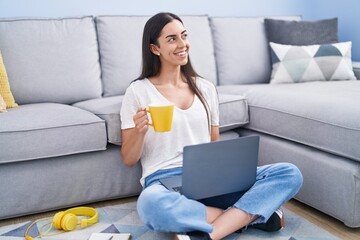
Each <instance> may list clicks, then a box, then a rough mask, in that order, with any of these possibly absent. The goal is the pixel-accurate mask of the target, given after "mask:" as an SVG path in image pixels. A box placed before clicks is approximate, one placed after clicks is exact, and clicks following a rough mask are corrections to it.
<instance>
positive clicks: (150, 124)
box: [146, 109, 154, 127]
mask: <svg viewBox="0 0 360 240" xmlns="http://www.w3.org/2000/svg"><path fill="white" fill-rule="evenodd" d="M146 111H147V112H148V113H150V111H149V109H146ZM150 115H151V113H150ZM148 125H149V126H152V127H153V126H154V124H152V123H149V124H148Z"/></svg>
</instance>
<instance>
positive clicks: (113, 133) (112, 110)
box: [73, 95, 124, 145]
mask: <svg viewBox="0 0 360 240" xmlns="http://www.w3.org/2000/svg"><path fill="white" fill-rule="evenodd" d="M123 97H124V96H123V95H120V96H113V97H104V98H98V99H92V100H88V101H83V102H78V103H75V104H74V105H73V106H75V107H78V108H81V109H84V110H86V111H89V112H91V113H93V114H95V115H96V116H98V117H99V118H101V119H103V120H104V121H105V123H106V132H107V141H108V142H109V143H112V144H116V145H121V122H120V108H121V103H122V99H123Z"/></svg>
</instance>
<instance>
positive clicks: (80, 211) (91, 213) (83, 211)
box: [65, 207, 99, 228]
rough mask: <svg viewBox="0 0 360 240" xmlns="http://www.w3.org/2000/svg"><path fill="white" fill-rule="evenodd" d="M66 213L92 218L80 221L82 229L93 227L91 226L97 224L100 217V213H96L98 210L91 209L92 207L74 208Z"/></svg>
mask: <svg viewBox="0 0 360 240" xmlns="http://www.w3.org/2000/svg"><path fill="white" fill-rule="evenodd" d="M66 213H72V214H75V215H76V216H78V215H81V216H87V217H90V218H84V219H81V220H80V227H81V228H84V227H87V226H88V225H91V224H95V223H97V222H98V219H99V215H98V212H97V211H96V209H94V208H90V207H74V208H70V209H68V210H66V211H65V214H66Z"/></svg>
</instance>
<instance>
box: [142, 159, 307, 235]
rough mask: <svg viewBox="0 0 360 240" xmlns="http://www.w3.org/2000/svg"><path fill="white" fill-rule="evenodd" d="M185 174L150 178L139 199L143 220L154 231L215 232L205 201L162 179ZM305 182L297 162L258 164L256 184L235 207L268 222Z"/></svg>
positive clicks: (162, 173) (165, 172) (160, 173)
mask: <svg viewBox="0 0 360 240" xmlns="http://www.w3.org/2000/svg"><path fill="white" fill-rule="evenodd" d="M181 174H182V169H181V168H173V169H167V170H160V171H157V172H155V173H153V174H152V175H150V176H148V177H147V178H146V180H145V186H144V189H143V191H142V192H141V194H140V196H139V198H138V202H137V211H138V213H139V216H140V218H141V220H142V221H143V222H144V224H145V225H146V226H147V227H149V228H150V229H152V230H154V231H162V232H190V231H195V230H198V231H203V232H208V233H211V232H212V229H213V228H212V225H211V224H209V223H207V221H206V206H205V205H204V204H202V203H200V202H198V201H195V200H191V199H188V198H186V197H185V196H183V195H181V194H179V193H177V192H173V191H169V190H168V189H166V188H165V187H164V186H163V185H161V183H160V182H159V179H162V178H166V177H171V176H177V175H181ZM302 182H303V178H302V174H301V172H300V171H299V169H298V168H297V167H296V166H294V165H293V164H290V163H277V164H271V165H265V166H261V167H258V169H257V176H256V182H255V184H254V185H253V186H252V187H251V188H250V189H249V190H248V191H247V192H246V193H245V194H244V195H243V196H242V197H241V198H240V199H239V200H238V201H237V202H236V203H235V204H234V205H233V206H232V207H235V208H238V209H241V210H243V211H245V212H247V213H250V214H252V215H257V216H259V218H258V219H257V220H256V222H254V223H262V222H266V221H267V220H268V219H269V217H270V216H271V215H272V214H273V213H274V212H275V211H276V210H277V209H278V208H279V207H280V206H282V205H283V204H284V203H286V202H287V201H289V200H290V199H291V198H292V197H294V196H295V194H296V193H297V192H298V191H299V190H300V188H301V186H302ZM229 207H230V206H229Z"/></svg>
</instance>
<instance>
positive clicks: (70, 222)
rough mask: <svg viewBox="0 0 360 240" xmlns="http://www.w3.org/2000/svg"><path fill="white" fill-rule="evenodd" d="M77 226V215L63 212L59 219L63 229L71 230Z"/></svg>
mask: <svg viewBox="0 0 360 240" xmlns="http://www.w3.org/2000/svg"><path fill="white" fill-rule="evenodd" d="M76 226H77V217H76V215H75V214H73V213H67V214H65V215H64V216H63V217H62V219H61V228H62V229H63V230H64V231H72V230H74V229H75V228H76Z"/></svg>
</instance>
